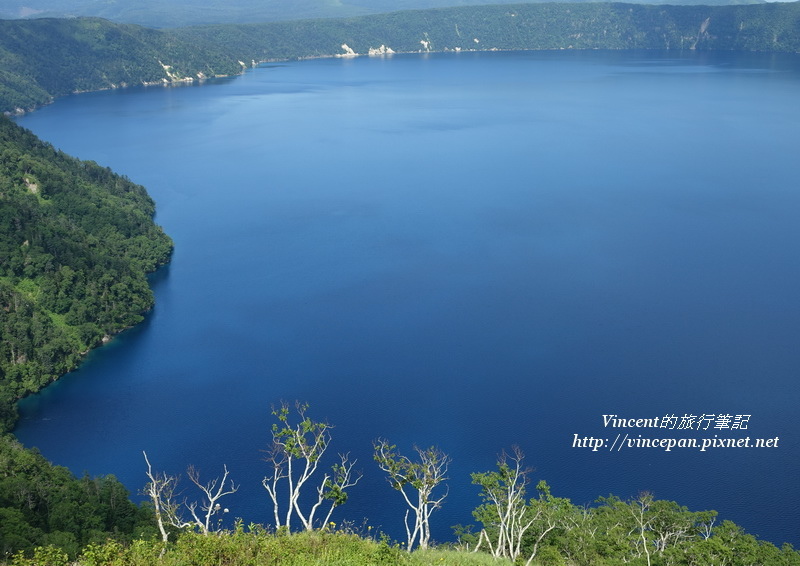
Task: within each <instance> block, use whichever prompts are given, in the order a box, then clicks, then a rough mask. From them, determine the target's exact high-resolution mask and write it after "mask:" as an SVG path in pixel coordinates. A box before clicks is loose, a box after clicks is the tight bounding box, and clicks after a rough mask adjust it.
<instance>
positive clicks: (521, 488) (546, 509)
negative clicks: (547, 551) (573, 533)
mask: <svg viewBox="0 0 800 566" xmlns="http://www.w3.org/2000/svg"><path fill="white" fill-rule="evenodd" d="M524 457H525V456H524V454H523V453H522V450H520V449H519V447H517V446H515V447H513V449H512V454H511V455H508V454H507V453H506V452H505V451H503V452H502V453H501V454H500V456H499V458H498V462H497V470H496V471H492V472H484V473H474V474H472V483H474V484H476V485H478V486H480V487H481V498H482V499H483V504H482V505H480V506H479V507H478V508H477V509H476V510H475V511H474V513H473V515H474V516H475V518H476V519H477V520H478V521H480V522H481V523H483V525H484V527H483V529H482V530H481V532H480V535H479V538H478V544H477V545H476V546H475V550H476V551H477V550H478V549H479V548H480V547H481V546H483V545H486V546H487V547H488V549H489V552H490V553H491V554H492V556H494V557H495V558H501V557H505V558H509V559H511V560H513V561H517V560H518V559H520V557H522V556H523V555H525V556H527V557H528V558H527V561H526V562H525V563H526V564H531V562H533V559H534V558H535V557H536V555H537V553H538V552H539V547H540V545H541V544H542V542H543V541H544V540H545V537H547V536H548V535H549V534H550V533H551V532H553V531H554V530H556V529H565V528H568V526H569V525H570V524H571V522H572V521H574V520H575V519H576V517H577V509H576V508H575V507H574V506H573V505H572V504H571V503H570V502H569V500H568V499H563V498H559V497H553V495H552V494H551V493H550V486H548V485H547V483H546V482H544V481H540V482H539V483H538V484H537V485H536V491H537V497H534V498H532V499H531V500H530V501H526V499H525V497H526V492H527V486H528V484H529V483H530V479H529V474H530V472H531V470H530V468H525V467H524V466H523V463H522V462H523V459H524Z"/></svg>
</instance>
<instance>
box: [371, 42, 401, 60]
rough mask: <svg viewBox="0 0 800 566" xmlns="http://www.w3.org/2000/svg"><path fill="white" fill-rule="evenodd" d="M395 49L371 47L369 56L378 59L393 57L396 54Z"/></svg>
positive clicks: (383, 46) (382, 46)
mask: <svg viewBox="0 0 800 566" xmlns="http://www.w3.org/2000/svg"><path fill="white" fill-rule="evenodd" d="M394 52H395V51H394V49H392V48H391V47H386V46H385V45H381V46H380V47H377V48H375V47H370V48H369V56H370V57H378V56H382V55H392V54H393V53H394Z"/></svg>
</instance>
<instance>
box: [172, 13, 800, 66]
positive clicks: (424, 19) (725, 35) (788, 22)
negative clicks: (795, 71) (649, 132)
mask: <svg viewBox="0 0 800 566" xmlns="http://www.w3.org/2000/svg"><path fill="white" fill-rule="evenodd" d="M175 33H176V34H177V35H178V36H179V37H182V38H184V39H186V40H189V41H211V42H213V43H215V44H217V45H219V46H220V47H222V48H224V49H225V50H226V51H229V52H231V53H234V54H235V55H236V57H239V58H247V59H248V60H249V59H256V60H269V59H285V58H294V57H308V56H324V55H330V54H343V53H344V50H343V48H342V45H343V44H346V45H347V46H348V47H350V48H351V49H353V50H354V51H355V52H357V53H361V54H366V53H368V52H369V49H370V48H372V49H377V48H380V46H381V45H385V46H386V47H388V48H391V49H392V50H394V51H396V52H409V51H425V50H430V51H448V50H470V49H473V50H474V49H478V50H492V49H498V50H525V49H698V50H710V49H719V50H742V51H784V52H799V51H800V3H797V2H795V3H790V4H782V3H777V4H768V5H749V6H717V7H712V6H653V5H642V4H619V3H579V4H559V3H542V4H514V5H502V6H476V7H466V8H448V9H440V10H425V11H413V12H396V13H391V14H381V15H375V16H366V17H359V18H350V19H340V20H305V21H297V22H274V23H269V24H252V25H227V26H207V27H191V28H183V29H180V30H175Z"/></svg>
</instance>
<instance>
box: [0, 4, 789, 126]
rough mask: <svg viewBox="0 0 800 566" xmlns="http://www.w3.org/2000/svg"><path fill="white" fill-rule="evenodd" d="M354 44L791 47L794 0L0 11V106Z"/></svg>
mask: <svg viewBox="0 0 800 566" xmlns="http://www.w3.org/2000/svg"><path fill="white" fill-rule="evenodd" d="M343 45H347V46H348V47H349V48H350V49H352V50H353V51H354V52H355V53H360V54H367V53H368V52H369V50H370V49H379V48H380V47H381V46H385V47H386V48H389V49H391V50H393V51H395V52H417V51H455V50H493V49H499V50H524V49H693V50H712V49H713V50H740V51H780V52H800V3H798V2H792V3H780V2H778V3H773V4H763V5H761V4H759V5H745V6H716V7H712V6H655V5H642V4H611V3H578V4H561V3H542V4H514V5H493V6H474V7H461V8H447V9H435V10H423V11H407V12H395V13H391V14H381V15H373V16H364V17H358V18H349V19H336V20H330V19H320V20H301V21H292V22H273V23H268V24H250V25H215V26H202V27H189V28H179V29H174V30H162V31H158V30H154V29H147V28H142V27H138V26H133V25H121V24H113V23H111V22H108V21H105V20H99V19H68V20H55V19H41V20H13V21H0V110H2V111H4V112H14V111H19V110H20V109H30V108H33V107H35V106H38V105H41V104H45V103H47V102H49V101H51V100H52V99H53V98H54V97H57V96H62V95H65V94H68V93H71V92H76V91H86V90H99V89H104V88H114V87H120V86H125V85H141V84H152V83H156V84H162V83H163V84H170V83H175V82H180V81H184V80H196V79H199V78H203V77H213V76H219V75H230V74H235V73H239V72H241V71H242V70H243V69H244V68H245V67H246V66H248V65H250V64H252V62H253V61H267V60H279V59H292V58H303V57H319V56H331V55H336V54H344V53H345V52H346V50H345V49H344V48H343V47H342V46H343Z"/></svg>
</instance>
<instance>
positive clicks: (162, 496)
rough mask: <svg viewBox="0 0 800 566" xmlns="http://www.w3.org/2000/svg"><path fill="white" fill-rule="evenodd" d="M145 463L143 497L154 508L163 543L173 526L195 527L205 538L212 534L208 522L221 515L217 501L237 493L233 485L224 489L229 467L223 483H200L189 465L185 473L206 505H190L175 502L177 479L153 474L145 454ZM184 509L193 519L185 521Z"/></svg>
mask: <svg viewBox="0 0 800 566" xmlns="http://www.w3.org/2000/svg"><path fill="white" fill-rule="evenodd" d="M142 453H143V454H144V460H145V462H147V477H148V478H149V480H150V481H149V482H148V483H147V484H146V485H145V488H144V494H145V495H147V496H148V497H149V498H150V500H151V501H152V503H153V508H154V510H155V515H156V524H157V525H158V530H159V532H160V533H161V539H162V541H164V542H165V543H166V542H167V540H168V538H169V533H168V532H167V526H172V527H175V528H177V529H184V528H187V527H192V528H193V527H197V528H199V529H200V532H202V533H203V534H205V535H207V534H209V533H210V532H213V531H214V529H213V527H212V525H211V519H212V517H214V516H215V515H216V514H217V513H219V512H221V511H222V512H224V511H225V510H223V509H222V506H221V505H220V504H219V499H220V498H222V497H224V496H225V495H230V494H231V493H235V492H236V490H238V489H239V488H238V486H236V485H235V484H234V483H233V482H230V487H227V488H226V487H225V486H226V485H227V483H228V467H227V466H225V468H224V469H225V473H224V474H223V476H222V481H220V480H219V478H215V479H213V480H211V481H210V482H208V483H206V484H203V483H201V482H200V475H199V473H198V472H197V470H196V469H195V468H194V467H193V466H189V468H188V470H187V474H188V476H189V479H190V480H191V481H192V483H194V484H195V485H196V486H197V487H198V488H200V490H201V491H202V492H203V494H204V495H205V497H206V502H205V503H203V504H199V503H198V502H196V501H193V502H191V503H189V502H187V500H186V499H185V498H184V500H183V503H182V504H181V503H178V502H177V501H176V493H175V490H176V488H177V486H178V482H179V478H178V476H170V475H167V474H166V473H164V472H161V473H156V472H153V467H152V466H151V464H150V460H149V459H148V457H147V453H146V452H142ZM182 506H183V507H186V508H187V509H188V510H189V512H190V513H191V515H192V519H193V520H185V519H184V518H183V516H182V513H181V508H182ZM198 507H199V508H200V510H202V511H203V512H205V515H204V517H203V518H202V519H201V517H200V516H199V515H198Z"/></svg>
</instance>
